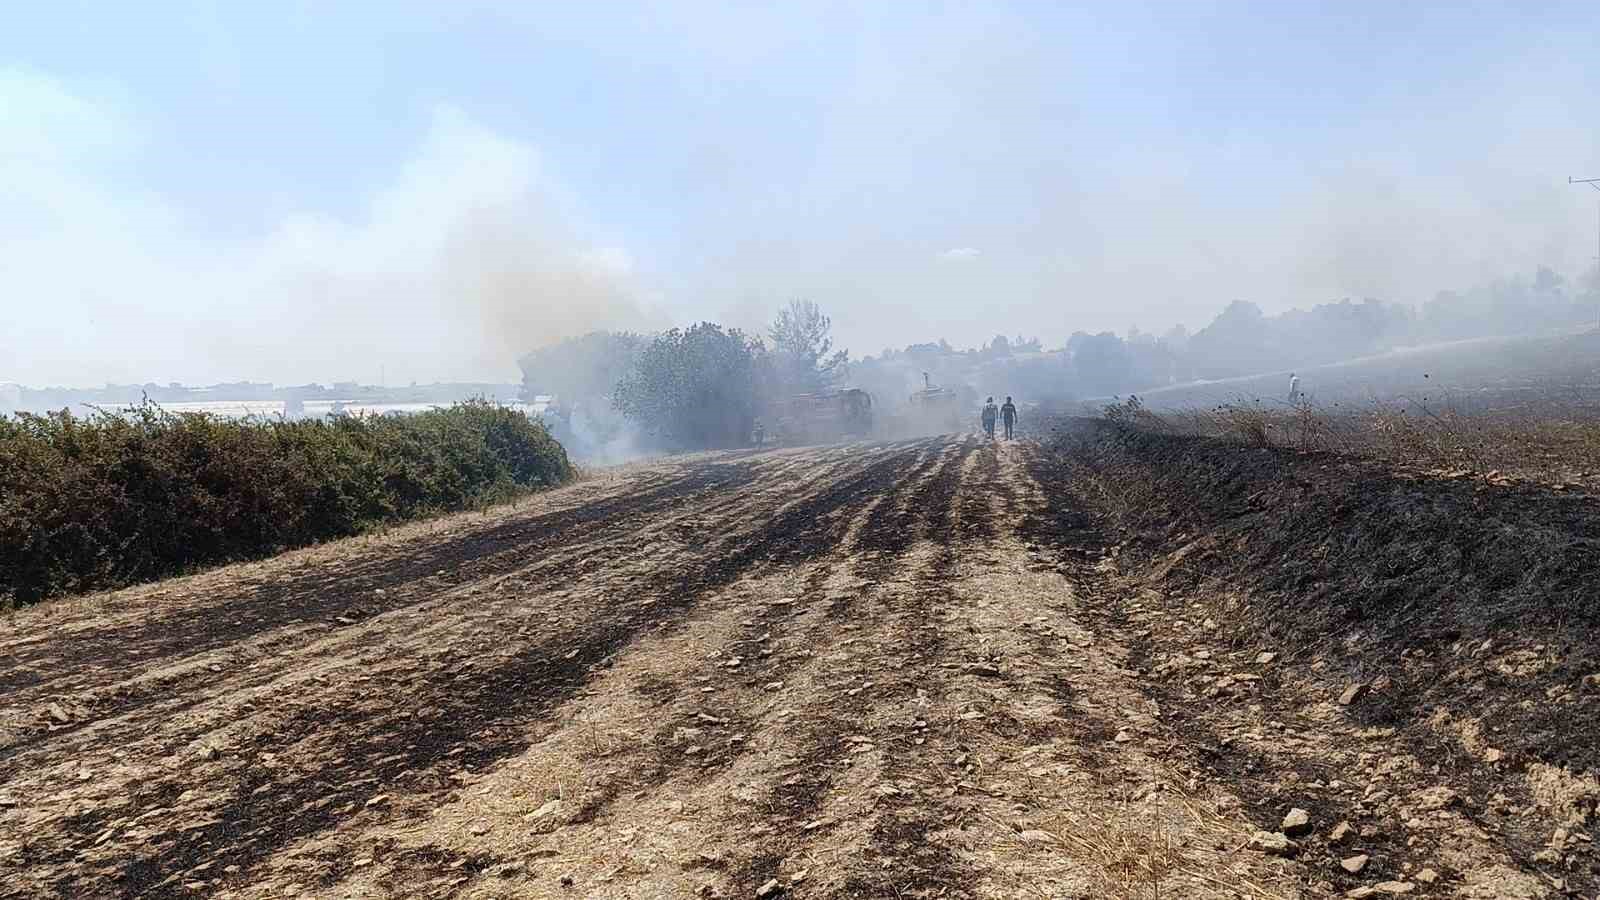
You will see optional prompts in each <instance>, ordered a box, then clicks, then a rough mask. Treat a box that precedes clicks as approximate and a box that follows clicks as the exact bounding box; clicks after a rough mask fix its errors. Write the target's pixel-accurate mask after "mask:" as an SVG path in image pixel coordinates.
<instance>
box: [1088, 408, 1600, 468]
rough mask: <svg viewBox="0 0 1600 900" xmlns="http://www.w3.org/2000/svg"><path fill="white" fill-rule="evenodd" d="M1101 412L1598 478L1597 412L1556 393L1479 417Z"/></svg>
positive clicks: (1162, 426) (1166, 426)
mask: <svg viewBox="0 0 1600 900" xmlns="http://www.w3.org/2000/svg"><path fill="white" fill-rule="evenodd" d="M1105 412H1106V418H1107V419H1108V420H1109V421H1111V422H1113V423H1115V424H1117V425H1120V426H1125V427H1135V428H1139V429H1141V430H1145V431H1154V432H1160V433H1165V434H1174V435H1191V436H1200V437H1212V438H1222V439H1224V440H1228V441H1233V442H1236V443H1240V444H1243V445H1245V446H1250V447H1278V448H1285V449H1292V450H1300V451H1329V452H1335V453H1343V454H1351V455H1357V456H1365V457H1371V458H1376V459H1382V460H1385V461H1388V462H1391V463H1394V464H1397V465H1401V466H1408V467H1414V468H1424V469H1435V470H1444V471H1445V472H1454V473H1457V474H1466V473H1468V472H1480V473H1490V474H1503V475H1518V476H1522V477H1525V478H1532V479H1536V480H1542V481H1555V482H1565V481H1572V480H1576V479H1582V478H1588V477H1594V476H1600V406H1595V405H1588V404H1579V403H1574V402H1571V401H1570V400H1569V399H1568V398H1566V397H1562V396H1558V395H1554V394H1552V395H1548V396H1544V397H1541V398H1538V399H1534V400H1529V401H1527V402H1525V403H1522V404H1520V405H1518V406H1515V407H1508V408H1501V409H1494V410H1483V411H1475V412H1465V411H1462V410H1460V409H1458V408H1456V407H1453V406H1451V405H1448V404H1446V405H1443V406H1440V405H1438V404H1432V405H1430V404H1428V403H1426V402H1423V401H1411V400H1405V399H1402V400H1395V401H1371V402H1368V403H1366V404H1357V405H1352V404H1333V405H1329V406H1316V405H1312V404H1310V403H1300V404H1287V403H1277V404H1268V403H1264V402H1262V401H1259V400H1240V401H1238V402H1233V403H1224V404H1220V405H1217V406H1214V407H1210V408H1205V409H1182V410H1171V411H1163V412H1161V413H1156V412H1154V411H1151V410H1149V409H1148V408H1146V407H1144V406H1143V405H1142V404H1141V403H1140V402H1139V400H1138V398H1137V397H1133V398H1129V400H1127V401H1123V402H1120V403H1117V404H1113V405H1112V406H1109V407H1107V408H1106V410H1105Z"/></svg>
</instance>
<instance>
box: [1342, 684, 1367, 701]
mask: <svg viewBox="0 0 1600 900" xmlns="http://www.w3.org/2000/svg"><path fill="white" fill-rule="evenodd" d="M1366 692H1367V686H1366V684H1365V683H1363V682H1357V683H1355V684H1352V685H1350V686H1349V687H1347V688H1345V689H1344V693H1342V694H1340V695H1339V705H1340V706H1349V705H1350V704H1352V703H1354V702H1356V701H1357V700H1360V699H1361V697H1362V695H1363V694H1365V693H1366Z"/></svg>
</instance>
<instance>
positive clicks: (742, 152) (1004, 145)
mask: <svg viewBox="0 0 1600 900" xmlns="http://www.w3.org/2000/svg"><path fill="white" fill-rule="evenodd" d="M724 6H731V5H723V4H709V3H706V4H701V3H629V4H621V3H595V4H529V3H491V2H476V3H474V2H462V3H452V4H444V3H413V4H407V3H385V4H376V3H372V4H366V3H344V4H330V3H299V4H295V3H281V4H266V3H252V4H242V3H241V4H201V3H192V4H162V3H149V4H117V5H112V4H103V3H99V4H72V3H59V4H53V5H44V4H36V5H34V6H32V7H30V8H28V9H26V11H22V12H13V13H12V14H11V15H10V16H9V17H8V19H9V25H8V28H7V29H5V30H4V31H3V32H0V193H3V194H4V195H5V196H7V197H9V198H10V199H11V201H12V202H10V203H7V204H5V205H4V206H3V207H0V296H3V297H5V298H6V299H5V303H6V315H7V318H8V320H9V321H10V322H11V326H12V327H10V328H8V329H7V331H6V333H5V336H4V337H0V381H4V380H19V381H23V382H26V383H34V384H38V383H68V384H93V383H97V382H100V381H105V380H108V379H110V380H137V381H144V380H157V381H166V380H171V379H182V380H197V381H199V380H217V379H222V378H241V377H247V378H255V379H270V380H275V381H279V382H290V381H305V380H312V379H316V380H324V381H332V380H338V379H361V380H374V379H375V378H376V373H377V371H378V369H379V367H380V366H382V367H384V368H385V369H386V370H387V371H388V372H389V377H390V379H391V380H410V379H417V380H432V379H435V378H494V379H507V380H510V379H513V378H514V377H515V374H516V370H515V366H514V364H513V362H512V360H514V358H515V355H516V353H517V352H518V351H519V350H521V349H526V348H528V347H531V346H534V345H536V344H538V343H540V342H543V341H547V340H552V339H555V338H558V337H561V336H564V335H567V334H571V333H575V332H578V331H582V330H586V329H588V328H592V327H643V328H649V327H656V326H659V325H662V324H667V323H679V322H686V321H690V320H693V319H698V318H714V319H718V320H722V321H725V322H729V323H731V324H737V325H742V326H746V327H759V325H760V323H761V322H763V321H765V320H766V319H767V318H768V317H769V316H770V314H771V312H772V310H773V309H774V308H775V307H776V306H777V304H778V303H780V302H781V301H783V300H785V299H787V298H790V297H797V296H798V297H808V298H810V299H814V300H816V301H817V302H819V303H821V304H823V305H824V307H825V308H827V309H828V310H829V311H830V312H832V314H833V317H834V320H835V327H836V331H837V333H838V337H839V338H840V340H841V342H842V343H844V344H845V345H847V346H849V347H851V348H853V349H854V350H856V351H857V352H858V353H865V352H875V351H876V350H878V349H881V348H882V347H884V346H886V345H895V346H899V345H904V344H906V343H910V342H913V341H921V340H928V339H936V338H938V337H947V338H949V339H950V340H951V341H952V342H955V343H957V344H967V343H976V342H978V341H981V340H984V339H986V338H987V337H989V336H991V335H993V334H994V333H996V332H1001V331H1004V332H1006V333H1013V334H1014V333H1017V332H1026V333H1029V334H1035V333H1037V334H1040V335H1041V336H1043V337H1045V339H1046V340H1047V341H1048V342H1052V343H1056V342H1060V341H1062V340H1064V339H1065V337H1066V336H1067V334H1069V333H1070V332H1072V331H1074V330H1078V329H1089V330H1099V329H1106V328H1109V329H1114V330H1118V331H1121V330H1124V329H1126V328H1127V327H1128V326H1130V325H1137V326H1139V327H1141V328H1144V329H1162V328H1165V327H1166V326H1168V325H1170V324H1172V323H1173V322H1180V321H1181V322H1184V323H1186V324H1188V325H1189V326H1190V327H1196V326H1199V325H1202V324H1204V323H1205V321H1207V320H1208V319H1209V317H1210V316H1211V315H1212V314H1213V313H1214V312H1215V311H1216V310H1217V309H1219V308H1220V307H1221V306H1222V305H1224V304H1225V303H1227V302H1228V301H1230V300H1233V299H1248V300H1253V301H1255V302H1257V303H1260V304H1261V305H1262V306H1264V307H1266V308H1267V309H1269V310H1277V309H1283V308H1287V307H1289V306H1294V305H1304V304H1307V303H1313V302H1319V301H1323V300H1329V299H1336V298H1338V297H1342V296H1368V295H1371V296H1380V297H1385V298H1387V299H1394V300H1401V301H1410V302H1415V301H1420V300H1423V299H1426V298H1427V296H1429V295H1431V293H1432V292H1433V291H1434V290H1437V289H1441V288H1447V287H1458V286H1462V285H1465V284H1470V283H1473V282H1475V281H1477V280H1480V279H1483V278H1488V277H1495V276H1498V275H1503V274H1508V273H1511V272H1515V271H1518V270H1524V269H1528V268H1531V267H1532V266H1534V265H1538V264H1541V263H1546V264H1550V265H1553V266H1556V267H1557V268H1560V269H1562V270H1564V271H1567V272H1569V273H1571V274H1573V275H1574V276H1576V275H1578V274H1580V273H1581V272H1582V270H1583V269H1584V268H1585V267H1586V266H1589V265H1591V264H1592V263H1591V262H1590V260H1591V258H1592V256H1593V253H1594V250H1593V247H1594V240H1595V228H1596V225H1595V207H1594V202H1595V201H1594V198H1591V197H1586V196H1583V195H1582V194H1580V193H1579V192H1578V191H1576V190H1575V189H1572V188H1569V187H1568V185H1567V184H1566V183H1565V178H1566V176H1567V175H1569V174H1574V175H1580V176H1583V175H1587V176H1589V177H1597V176H1600V141H1597V139H1596V131H1597V130H1596V122H1595V114H1596V111H1597V107H1600V104H1597V103H1596V100H1597V98H1600V54H1596V53H1595V52H1594V48H1595V47H1596V46H1600V33H1597V32H1600V29H1597V27H1596V26H1597V24H1600V13H1596V12H1594V11H1593V9H1592V4H1585V3H1547V4H1531V3H1518V4H1511V3H1498V4H1462V3H1450V4H1423V3H1417V4H1394V3H1357V2H1345V3H1326V4H1321V3H1283V2H1279V3H1199V2H1197V3H1182V4H1178V3H1162V4H1141V3H1126V2H1120V3H1115V4H1096V5H1089V6H1081V7H1075V8H1068V7H1067V6H1066V5H1064V4H1055V3H1037V4H998V3H997V4H927V3H923V4H889V3H879V4H844V3H840V4H831V3H817V4H805V5H800V4H794V5H785V6H782V7H777V6H774V7H771V8H766V7H763V8H759V9H758V8H754V5H748V6H750V7H751V8H743V9H738V10H732V11H730V10H729V9H725V8H723V7H724ZM1597 196H1600V195H1597Z"/></svg>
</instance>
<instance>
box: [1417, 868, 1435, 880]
mask: <svg viewBox="0 0 1600 900" xmlns="http://www.w3.org/2000/svg"><path fill="white" fill-rule="evenodd" d="M1417 880H1418V881H1420V882H1422V883H1423V884H1433V883H1434V882H1435V881H1438V880H1439V873H1438V872H1435V871H1434V870H1432V869H1423V870H1422V871H1421V872H1418V873H1417Z"/></svg>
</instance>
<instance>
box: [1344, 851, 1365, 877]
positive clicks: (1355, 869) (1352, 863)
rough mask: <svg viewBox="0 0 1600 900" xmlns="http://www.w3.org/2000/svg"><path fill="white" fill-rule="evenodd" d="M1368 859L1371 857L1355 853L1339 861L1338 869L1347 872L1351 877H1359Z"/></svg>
mask: <svg viewBox="0 0 1600 900" xmlns="http://www.w3.org/2000/svg"><path fill="white" fill-rule="evenodd" d="M1370 859H1371V857H1369V856H1367V855H1366V854H1365V853H1357V854H1356V855H1355V856H1347V857H1345V858H1344V859H1341V860H1339V868H1341V869H1343V870H1345V871H1346V872H1349V873H1350V874H1351V875H1359V874H1361V870H1362V869H1365V868H1366V867H1367V862H1368V860H1370Z"/></svg>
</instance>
